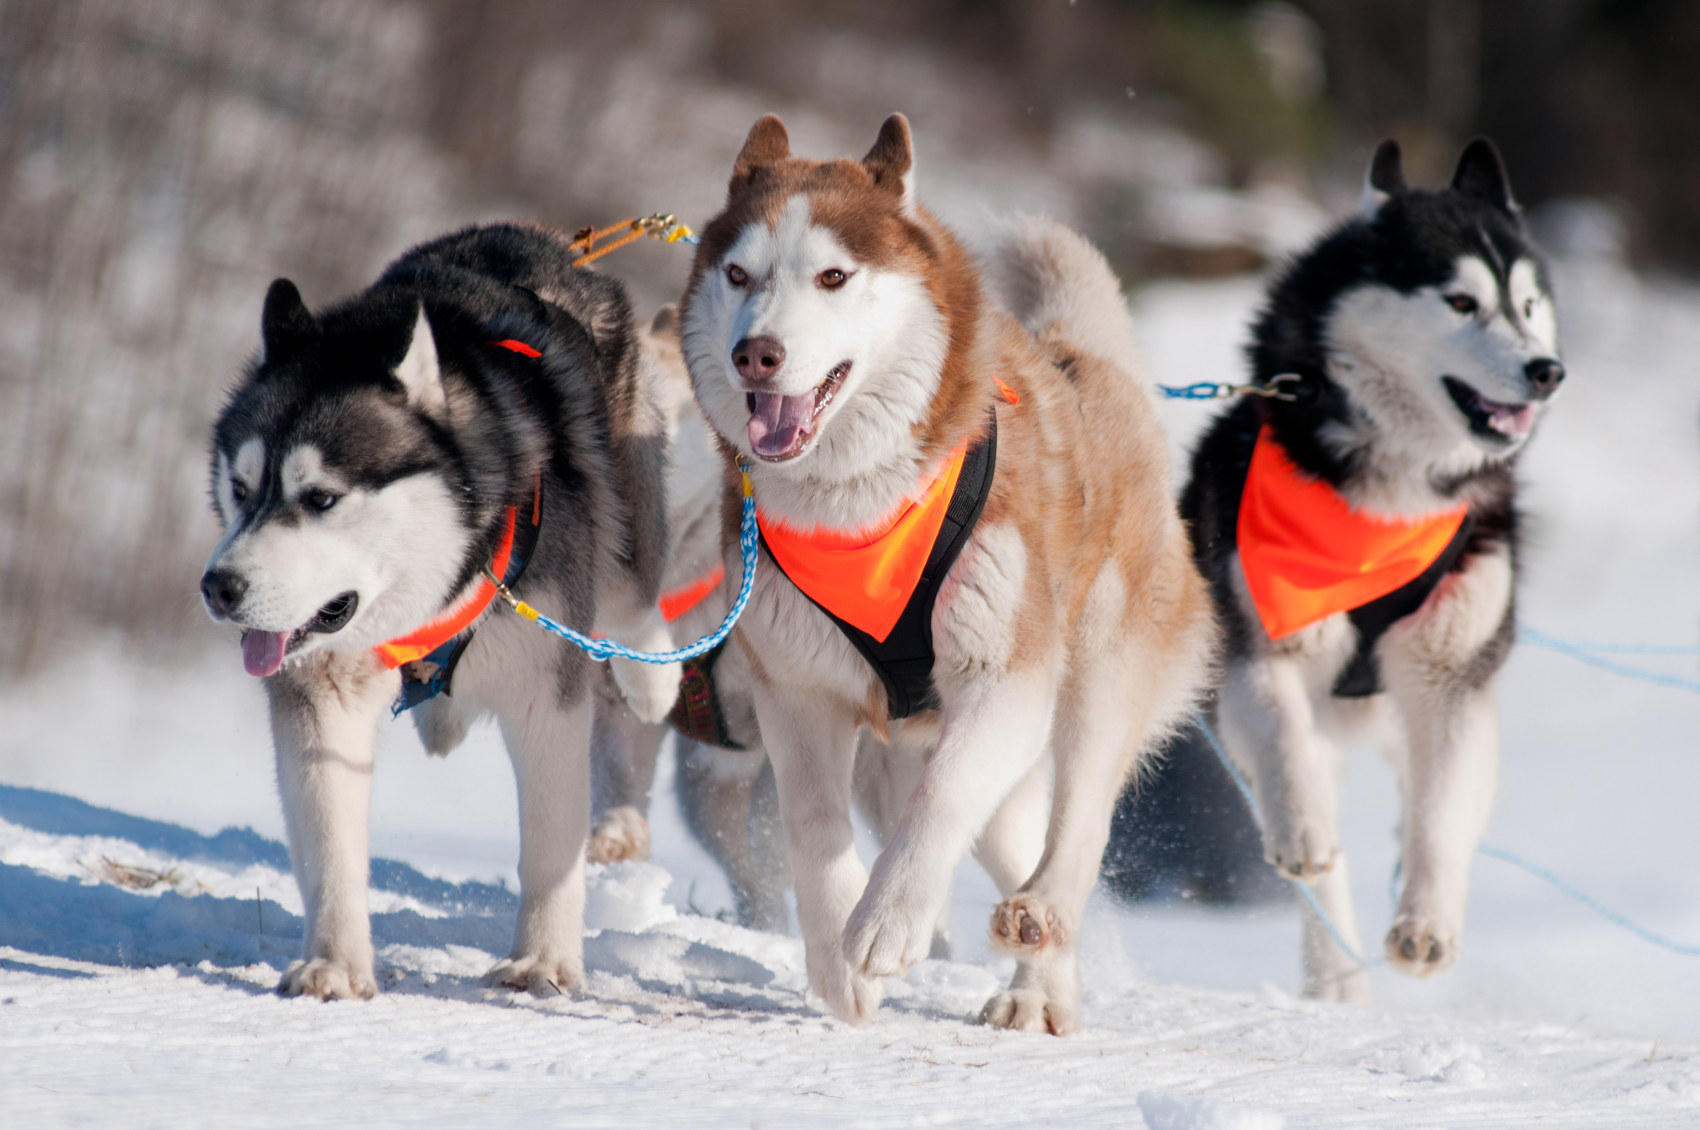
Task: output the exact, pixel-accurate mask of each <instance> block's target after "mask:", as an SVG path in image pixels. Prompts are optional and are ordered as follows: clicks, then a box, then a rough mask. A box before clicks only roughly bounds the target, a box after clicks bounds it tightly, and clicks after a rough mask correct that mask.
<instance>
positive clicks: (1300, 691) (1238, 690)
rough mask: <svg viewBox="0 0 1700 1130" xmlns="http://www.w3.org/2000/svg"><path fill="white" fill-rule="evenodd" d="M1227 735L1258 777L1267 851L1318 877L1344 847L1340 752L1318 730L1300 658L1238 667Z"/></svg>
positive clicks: (1280, 865)
mask: <svg viewBox="0 0 1700 1130" xmlns="http://www.w3.org/2000/svg"><path fill="white" fill-rule="evenodd" d="M1219 717H1220V720H1221V726H1220V729H1221V736H1222V741H1223V744H1224V745H1225V746H1226V748H1227V751H1228V753H1229V754H1230V755H1232V756H1233V759H1234V761H1235V762H1236V763H1237V764H1238V765H1239V767H1240V768H1241V769H1242V770H1244V771H1245V773H1246V774H1247V776H1249V777H1250V779H1251V786H1252V791H1253V792H1254V793H1255V794H1256V796H1257V807H1258V813H1259V815H1260V816H1261V817H1262V819H1263V852H1264V857H1265V858H1266V859H1268V861H1269V862H1270V863H1271V864H1273V865H1274V867H1275V868H1276V869H1277V870H1279V871H1280V872H1281V874H1283V875H1285V876H1287V877H1288V878H1290V879H1307V880H1308V879H1314V878H1316V877H1317V876H1318V875H1321V874H1323V873H1325V872H1326V871H1327V870H1328V869H1329V868H1331V867H1333V866H1334V861H1335V860H1336V859H1337V858H1338V857H1339V854H1340V836H1339V831H1338V825H1337V816H1336V813H1337V811H1338V808H1339V774H1340V758H1339V754H1338V751H1337V750H1336V749H1335V748H1334V747H1333V746H1332V745H1331V744H1330V743H1328V742H1327V741H1325V740H1324V739H1323V738H1322V736H1321V735H1320V734H1319V733H1318V732H1317V727H1316V719H1315V714H1314V711H1313V709H1312V706H1311V699H1310V694H1309V691H1308V689H1307V688H1306V686H1305V684H1304V680H1303V675H1302V672H1301V670H1300V667H1299V663H1298V662H1297V661H1296V660H1293V659H1290V658H1286V657H1280V656H1274V657H1269V658H1264V659H1255V660H1251V661H1248V662H1245V663H1243V664H1236V665H1234V666H1233V667H1232V668H1230V670H1229V672H1228V678H1227V680H1226V681H1225V682H1224V684H1223V687H1222V699H1221V709H1220V712H1219Z"/></svg>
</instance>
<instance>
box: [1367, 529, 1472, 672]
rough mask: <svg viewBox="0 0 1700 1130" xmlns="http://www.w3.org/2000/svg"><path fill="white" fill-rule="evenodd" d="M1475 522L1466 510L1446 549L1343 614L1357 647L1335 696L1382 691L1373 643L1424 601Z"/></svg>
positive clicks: (1448, 569)
mask: <svg viewBox="0 0 1700 1130" xmlns="http://www.w3.org/2000/svg"><path fill="white" fill-rule="evenodd" d="M1475 525H1476V516H1475V515H1474V514H1471V513H1468V512H1466V513H1465V515H1464V521H1463V522H1462V523H1460V524H1459V526H1458V532H1457V533H1455V534H1453V535H1452V540H1451V541H1449V542H1447V543H1446V548H1445V549H1443V550H1441V551H1440V556H1439V557H1436V558H1435V559H1434V561H1433V563H1432V564H1430V565H1429V567H1428V568H1427V569H1424V570H1423V571H1422V572H1421V573H1420V574H1419V575H1418V576H1417V577H1416V578H1415V579H1413V580H1410V581H1406V582H1405V583H1404V584H1403V585H1401V586H1399V587H1398V588H1396V589H1394V590H1393V591H1392V592H1390V593H1388V594H1387V595H1386V596H1378V597H1376V598H1375V599H1374V600H1372V601H1370V602H1369V603H1368V604H1360V605H1358V607H1356V608H1354V609H1352V610H1351V611H1349V612H1347V613H1346V616H1347V618H1348V619H1350V620H1351V621H1352V627H1354V628H1356V629H1357V630H1358V647H1357V650H1356V651H1355V652H1353V653H1352V661H1351V662H1350V663H1348V664H1346V669H1345V670H1344V671H1341V672H1340V677H1339V678H1338V679H1336V680H1335V681H1334V695H1335V697H1336V698H1367V697H1368V696H1370V695H1372V694H1379V693H1380V692H1381V664H1380V663H1379V662H1378V661H1377V660H1376V658H1375V645H1376V644H1377V643H1379V642H1380V641H1381V637H1382V635H1383V634H1385V633H1386V631H1387V629H1388V628H1391V627H1392V626H1393V625H1394V624H1396V623H1398V622H1399V621H1400V620H1403V619H1404V618H1405V617H1407V616H1409V615H1410V614H1411V613H1413V612H1415V611H1416V610H1417V609H1419V608H1421V607H1422V606H1423V601H1425V600H1427V599H1428V596H1429V593H1431V592H1433V591H1434V590H1435V587H1436V586H1438V585H1439V584H1440V582H1441V578H1443V577H1445V576H1446V574H1447V573H1450V572H1451V571H1452V566H1454V565H1456V564H1457V563H1458V558H1459V556H1460V555H1461V554H1462V553H1463V552H1464V546H1465V545H1466V544H1467V543H1468V542H1469V540H1470V531H1471V530H1473V529H1474V528H1475Z"/></svg>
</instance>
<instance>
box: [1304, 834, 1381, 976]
mask: <svg viewBox="0 0 1700 1130" xmlns="http://www.w3.org/2000/svg"><path fill="white" fill-rule="evenodd" d="M1309 884H1310V889H1311V891H1312V893H1314V894H1315V895H1316V901H1317V902H1318V903H1320V904H1321V905H1322V909H1323V910H1324V911H1326V912H1327V914H1328V917H1329V920H1330V921H1332V922H1333V923H1334V926H1335V928H1336V929H1337V930H1339V931H1340V936H1341V937H1342V938H1343V939H1345V942H1346V944H1347V945H1349V946H1351V947H1352V949H1353V950H1355V951H1357V952H1358V953H1360V954H1361V953H1363V951H1364V950H1363V943H1362V942H1360V941H1359V940H1358V920H1357V915H1356V914H1355V913H1354V912H1353V910H1352V891H1351V882H1350V878H1349V876H1348V873H1347V870H1346V857H1345V856H1344V855H1339V856H1336V857H1335V860H1334V866H1333V867H1331V868H1329V869H1328V871H1327V872H1326V873H1324V874H1322V875H1318V876H1317V877H1316V878H1314V879H1311V880H1309ZM1302 913H1303V915H1304V942H1303V947H1304V996H1306V997H1307V998H1309V999H1311V1000H1319V1001H1338V1002H1340V1003H1342V1004H1355V1005H1358V1006H1359V1007H1367V1006H1368V1005H1369V1004H1370V1002H1371V995H1370V988H1369V973H1368V972H1367V971H1365V970H1364V969H1363V967H1362V966H1360V965H1358V963H1357V962H1355V961H1353V960H1352V959H1351V958H1350V957H1348V956H1346V954H1345V952H1344V951H1343V950H1341V949H1340V947H1339V946H1338V945H1337V944H1335V942H1334V939H1333V938H1332V937H1330V936H1329V934H1328V931H1327V930H1326V929H1324V928H1323V925H1322V923H1320V922H1318V921H1317V919H1316V915H1315V914H1313V913H1311V911H1310V909H1309V908H1308V907H1306V908H1305V909H1304V910H1303V911H1302Z"/></svg>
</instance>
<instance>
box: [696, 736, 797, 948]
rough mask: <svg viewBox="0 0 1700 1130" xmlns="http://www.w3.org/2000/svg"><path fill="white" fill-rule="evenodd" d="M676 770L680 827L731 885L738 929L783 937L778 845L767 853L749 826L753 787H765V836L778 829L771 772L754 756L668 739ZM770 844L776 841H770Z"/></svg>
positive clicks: (785, 921)
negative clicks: (767, 809) (763, 782)
mask: <svg viewBox="0 0 1700 1130" xmlns="http://www.w3.org/2000/svg"><path fill="white" fill-rule="evenodd" d="M673 741H674V747H673V748H674V751H675V764H676V765H677V766H678V770H677V772H678V789H679V807H680V809H681V810H682V811H683V813H684V816H685V825H686V827H688V828H689V829H690V830H691V835H693V836H694V837H696V841H697V843H699V844H701V845H702V846H703V848H704V849H705V850H707V852H708V853H709V854H710V855H712V856H714V860H715V862H716V863H718V864H720V868H721V870H723V871H725V872H726V878H727V880H728V881H729V882H730V883H731V885H732V898H733V901H734V902H735V903H736V905H737V913H738V924H739V925H740V926H748V927H750V928H752V929H756V930H768V931H773V932H779V933H783V932H784V931H785V928H786V926H787V925H789V923H790V912H789V911H788V910H787V909H786V907H785V888H786V886H787V885H788V884H789V876H788V875H787V874H786V868H785V849H784V846H783V845H782V844H773V845H772V847H773V849H775V850H765V849H766V848H767V843H766V838H765V837H761V838H759V839H760V841H761V842H760V848H759V849H758V836H757V833H756V829H755V826H754V821H755V819H756V813H755V792H756V782H757V781H759V780H761V779H762V778H763V777H764V776H765V777H766V779H767V781H768V790H767V792H768V799H769V802H770V807H771V808H772V810H773V811H771V812H769V813H768V814H767V816H768V826H767V830H768V831H769V832H776V831H777V829H778V813H777V807H778V806H777V803H774V801H775V798H773V796H772V777H773V774H772V773H771V771H768V772H765V773H764V770H765V769H766V765H767V757H766V755H765V754H763V753H762V752H761V751H760V750H731V749H721V748H720V747H719V746H712V745H702V744H700V743H698V742H693V741H691V740H690V739H689V738H686V737H684V736H683V735H676V736H675V737H674V739H673ZM773 838H777V837H776V836H775V837H773Z"/></svg>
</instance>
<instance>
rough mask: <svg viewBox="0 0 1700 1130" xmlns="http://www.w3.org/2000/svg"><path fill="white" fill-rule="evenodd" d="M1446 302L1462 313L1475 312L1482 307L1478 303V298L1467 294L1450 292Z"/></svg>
mask: <svg viewBox="0 0 1700 1130" xmlns="http://www.w3.org/2000/svg"><path fill="white" fill-rule="evenodd" d="M1446 304H1447V305H1448V306H1450V307H1452V308H1453V309H1454V310H1456V311H1458V313H1460V314H1474V313H1475V312H1476V311H1477V310H1480V309H1481V307H1480V306H1478V305H1477V304H1476V300H1475V299H1474V298H1471V297H1470V296H1469V295H1467V294H1448V295H1447V296H1446Z"/></svg>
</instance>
